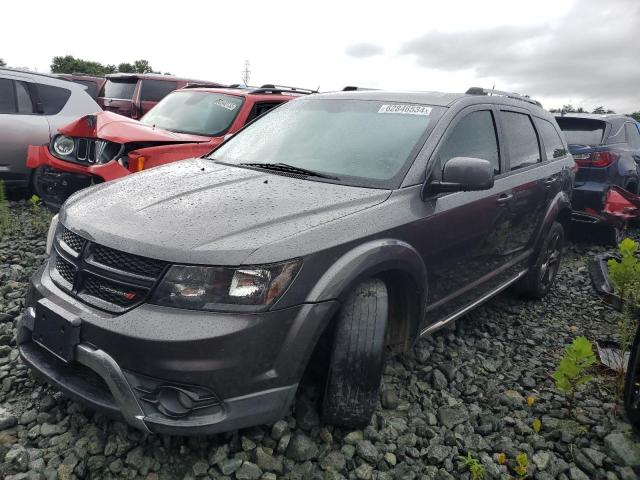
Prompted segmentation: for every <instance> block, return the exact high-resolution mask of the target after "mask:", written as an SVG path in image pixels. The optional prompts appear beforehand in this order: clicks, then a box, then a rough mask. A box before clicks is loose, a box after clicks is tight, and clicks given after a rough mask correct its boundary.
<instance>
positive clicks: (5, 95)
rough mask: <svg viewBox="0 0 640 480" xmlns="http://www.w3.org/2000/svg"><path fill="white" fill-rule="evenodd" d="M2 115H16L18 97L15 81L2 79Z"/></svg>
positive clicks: (0, 81) (0, 80)
mask: <svg viewBox="0 0 640 480" xmlns="http://www.w3.org/2000/svg"><path fill="white" fill-rule="evenodd" d="M0 113H16V97H15V95H14V93H13V80H7V79H6V78H0Z"/></svg>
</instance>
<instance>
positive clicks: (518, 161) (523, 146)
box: [501, 111, 540, 171]
mask: <svg viewBox="0 0 640 480" xmlns="http://www.w3.org/2000/svg"><path fill="white" fill-rule="evenodd" d="M501 116H502V129H503V131H504V136H505V139H506V144H507V146H508V149H509V160H510V169H511V171H513V170H518V169H520V168H524V167H528V166H530V165H535V164H536V163H538V162H540V145H539V143H538V135H537V134H536V131H535V129H534V128H533V123H532V122H531V117H530V116H529V115H527V114H525V113H518V112H509V111H502V112H501Z"/></svg>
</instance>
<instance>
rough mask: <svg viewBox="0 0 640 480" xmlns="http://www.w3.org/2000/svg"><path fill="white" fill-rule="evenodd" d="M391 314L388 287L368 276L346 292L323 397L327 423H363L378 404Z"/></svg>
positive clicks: (337, 323) (358, 424)
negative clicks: (386, 336)
mask: <svg viewBox="0 0 640 480" xmlns="http://www.w3.org/2000/svg"><path fill="white" fill-rule="evenodd" d="M388 315H389V299H388V293H387V287H386V285H385V283H384V282H383V281H382V280H379V279H373V278H372V279H369V280H366V281H364V282H362V283H361V284H360V285H358V286H357V287H356V288H355V289H354V290H353V291H352V292H351V293H350V294H349V296H348V297H347V299H346V300H345V302H344V305H343V306H342V308H341V309H340V312H339V313H338V317H337V319H336V325H335V330H334V337H333V345H332V351H331V359H330V361H329V371H328V373H327V381H326V386H325V392H324V399H323V401H322V418H323V420H324V421H325V422H327V423H331V424H334V425H341V426H345V427H349V428H363V427H365V426H366V425H368V424H369V422H370V421H371V416H372V415H373V412H374V410H375V408H376V405H377V403H378V395H379V390H380V381H381V379H382V370H383V368H384V359H385V335H386V329H387V319H388Z"/></svg>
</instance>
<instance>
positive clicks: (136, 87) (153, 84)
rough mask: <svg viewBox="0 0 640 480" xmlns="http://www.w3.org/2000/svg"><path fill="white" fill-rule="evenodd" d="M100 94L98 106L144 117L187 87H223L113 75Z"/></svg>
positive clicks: (146, 75) (159, 77)
mask: <svg viewBox="0 0 640 480" xmlns="http://www.w3.org/2000/svg"><path fill="white" fill-rule="evenodd" d="M105 79H106V83H105V84H104V86H103V87H102V89H101V90H100V94H99V95H98V99H97V102H98V105H100V106H101V107H102V108H103V109H104V110H105V111H107V112H115V113H119V114H120V115H124V116H125V117H131V118H141V117H142V116H143V115H144V114H145V113H147V112H148V111H149V110H151V109H152V108H153V107H154V106H155V105H156V104H157V103H158V102H159V101H160V100H162V99H163V98H164V97H166V96H167V95H168V94H169V93H171V92H173V91H174V90H177V89H179V88H183V87H186V86H187V85H190V84H191V85H193V84H198V85H203V86H204V85H206V86H208V87H223V86H224V85H222V84H220V83H216V82H205V81H202V80H190V79H188V78H179V77H174V76H173V75H159V74H154V73H144V74H143V73H110V74H108V75H105Z"/></svg>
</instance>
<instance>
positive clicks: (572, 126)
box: [556, 117, 605, 147]
mask: <svg viewBox="0 0 640 480" xmlns="http://www.w3.org/2000/svg"><path fill="white" fill-rule="evenodd" d="M556 121H557V122H558V125H560V129H561V130H562V131H563V132H564V135H565V137H567V142H568V143H569V145H589V146H592V147H595V146H596V145H600V143H601V142H602V136H603V135H604V127H605V123H604V122H603V121H601V120H592V119H590V118H571V117H556Z"/></svg>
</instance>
